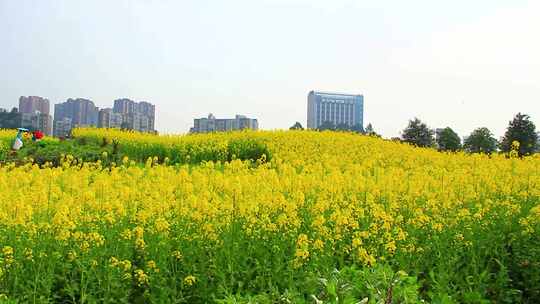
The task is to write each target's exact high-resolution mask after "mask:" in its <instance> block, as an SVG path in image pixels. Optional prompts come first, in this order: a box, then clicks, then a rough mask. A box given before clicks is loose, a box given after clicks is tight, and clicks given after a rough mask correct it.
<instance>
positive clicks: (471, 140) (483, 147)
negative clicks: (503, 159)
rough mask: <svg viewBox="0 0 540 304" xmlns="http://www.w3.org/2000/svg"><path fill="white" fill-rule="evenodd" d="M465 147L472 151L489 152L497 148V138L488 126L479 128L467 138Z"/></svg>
mask: <svg viewBox="0 0 540 304" xmlns="http://www.w3.org/2000/svg"><path fill="white" fill-rule="evenodd" d="M464 148H465V150H466V151H467V152H470V153H487V154H489V153H493V152H495V151H496V150H497V140H496V139H495V138H494V137H493V134H492V133H491V131H490V130H489V129H488V128H478V129H476V130H474V131H473V132H472V133H471V135H469V137H467V139H465V142H464Z"/></svg>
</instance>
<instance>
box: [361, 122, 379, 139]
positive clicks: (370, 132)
mask: <svg viewBox="0 0 540 304" xmlns="http://www.w3.org/2000/svg"><path fill="white" fill-rule="evenodd" d="M364 134H366V135H368V136H375V137H381V135H379V134H377V132H375V130H374V129H373V125H372V124H371V123H368V125H367V126H366V129H365V130H364Z"/></svg>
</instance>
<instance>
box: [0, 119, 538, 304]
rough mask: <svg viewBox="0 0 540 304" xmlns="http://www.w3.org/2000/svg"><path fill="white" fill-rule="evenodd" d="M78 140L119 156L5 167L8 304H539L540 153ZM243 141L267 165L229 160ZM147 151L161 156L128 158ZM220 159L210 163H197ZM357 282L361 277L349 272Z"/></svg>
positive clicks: (1, 284)
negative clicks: (110, 148)
mask: <svg viewBox="0 0 540 304" xmlns="http://www.w3.org/2000/svg"><path fill="white" fill-rule="evenodd" d="M74 135H75V137H76V138H85V139H86V140H87V141H90V142H96V143H99V142H102V141H110V142H113V141H114V142H116V143H117V145H119V146H120V148H123V149H124V150H123V151H124V152H126V155H125V156H124V157H123V159H122V161H121V162H119V163H117V164H112V165H110V166H109V165H108V166H105V165H104V164H103V163H101V162H99V161H98V162H93V163H80V162H79V161H77V160H76V159H73V158H70V157H66V158H65V159H64V160H63V162H62V164H61V165H60V166H56V167H54V166H51V165H44V166H38V165H36V164H31V163H27V164H25V165H21V166H15V165H14V164H4V165H1V166H0V294H1V296H0V297H3V298H5V299H13V300H17V301H19V303H27V302H32V303H51V302H59V303H60V302H61V303H83V302H89V303H97V302H106V303H134V302H138V303H143V302H153V303H173V302H174V303H208V302H216V303H244V302H245V303H248V302H249V301H252V302H249V303H278V302H279V301H282V302H283V303H286V301H289V303H291V302H292V303H315V302H316V301H323V300H321V299H324V303H357V302H359V301H361V300H362V299H365V298H367V299H368V300H367V301H370V303H375V302H376V300H377V297H381V295H380V294H381V293H382V294H384V296H382V297H383V298H384V299H383V300H385V299H388V294H390V295H389V299H393V297H394V299H395V301H396V303H398V302H400V303H416V302H419V301H421V300H423V301H426V302H434V303H483V302H482V301H489V300H493V301H497V302H499V303H505V301H506V302H514V301H515V302H527V301H529V303H533V302H534V299H535V297H536V299H538V296H540V270H539V269H540V246H539V245H540V237H539V234H540V157H538V156H533V157H528V158H523V159H519V158H515V157H507V156H505V155H492V156H488V155H479V154H476V155H468V154H464V153H455V154H446V153H439V152H436V151H435V150H431V149H419V148H413V147H410V146H408V145H404V144H401V143H396V142H391V141H385V140H381V139H378V138H372V137H367V136H360V135H355V134H351V133H335V132H322V133H321V132H311V131H273V132H236V133H222V134H206V135H187V136H156V135H148V134H140V133H129V132H121V131H116V130H99V129H79V130H75V132H74ZM8 136H12V132H11V133H10V132H8V131H0V138H4V137H8ZM245 139H249V140H253V141H256V142H258V143H262V144H264V145H265V146H266V147H267V148H268V151H269V152H270V153H271V159H270V157H268V160H267V161H265V160H264V159H263V160H259V161H241V160H238V159H232V160H231V161H228V160H226V159H225V158H222V157H221V156H220V155H226V151H227V146H228V143H230V142H231V141H235V140H245ZM170 151H175V152H174V153H171V152H170ZM128 152H129V153H128ZM154 152H155V154H154V155H155V156H156V158H155V159H153V158H150V159H149V160H148V161H146V162H142V163H141V162H139V161H131V160H132V159H133V160H135V159H143V158H147V157H148V156H150V155H152V154H153V153H154ZM210 154H211V155H217V156H216V157H215V158H210V159H213V160H214V161H202V162H199V163H193V162H190V161H189V160H190V157H193V155H199V156H200V155H210ZM174 157H176V158H177V161H176V162H175V163H174V164H169V163H168V161H169V160H170V159H171V158H174ZM165 158H167V160H165ZM263 158H264V157H263ZM381 269H382V270H381ZM379 270H380V271H381V272H383V274H386V273H387V272H388V273H390V276H389V278H388V282H389V283H388V284H386V285H384V284H383V285H384V288H382V287H381V288H380V289H377V287H376V286H378V285H377V284H378V283H384V282H386V281H385V280H387V279H386V276H380V277H379V276H378V273H379V272H378V271H379ZM354 271H357V272H358V273H362V275H363V276H362V277H361V276H360V275H359V274H358V275H350V276H348V275H347V273H351V272H354ZM336 273H338V274H339V275H338V274H336ZM401 275H403V276H406V278H407V279H403V280H401V281H399V277H400V276H401ZM360 278H363V279H360ZM393 278H398V279H396V280H395V281H393ZM398 281H399V282H398ZM321 282H324V284H323V283H321ZM332 282H333V283H332ZM343 282H345V283H343ZM342 283H343V284H342ZM321 284H322V285H321ZM332 284H333V285H332ZM362 284H363V285H362ZM345 285H347V286H348V287H347V288H345V287H344V286H345ZM324 286H326V287H324ZM331 286H334V287H333V288H331ZM370 286H371V287H372V288H371V289H370ZM334 293H335V294H336V297H337V298H339V297H340V296H341V298H340V299H341V301H342V302H340V300H336V299H337V298H336V297H333V296H332V295H333V294H334ZM347 297H349V298H351V299H353V298H354V299H358V300H357V301H356V302H352V300H351V302H343V301H344V299H345V298H347ZM13 303H15V302H13ZM279 303H281V302H279ZM317 303H318V302H317ZM386 303H389V302H386Z"/></svg>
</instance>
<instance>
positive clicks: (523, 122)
mask: <svg viewBox="0 0 540 304" xmlns="http://www.w3.org/2000/svg"><path fill="white" fill-rule="evenodd" d="M514 141H517V142H519V151H518V153H519V156H524V155H530V154H533V153H534V152H535V151H536V145H537V144H538V134H536V126H535V125H534V123H533V122H532V121H531V119H530V117H529V115H526V114H521V113H518V114H517V115H516V116H515V117H514V119H513V120H512V121H510V122H509V123H508V129H506V133H505V134H504V137H503V138H502V140H501V150H502V151H503V152H510V151H511V150H512V143H513V142H514Z"/></svg>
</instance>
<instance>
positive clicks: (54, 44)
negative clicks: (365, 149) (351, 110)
mask: <svg viewBox="0 0 540 304" xmlns="http://www.w3.org/2000/svg"><path fill="white" fill-rule="evenodd" d="M310 90H325V91H337V92H345V93H361V94H363V95H364V98H365V118H364V119H365V123H366V124H367V123H368V122H372V123H373V125H374V127H375V129H376V131H378V132H380V133H382V134H383V135H384V136H387V137H390V136H397V135H399V132H400V131H401V130H402V129H403V128H404V127H405V126H406V125H407V120H408V119H410V118H412V117H415V116H417V117H419V118H420V119H422V120H424V121H426V122H427V123H428V125H430V126H431V127H434V128H435V127H445V126H451V127H453V128H454V129H455V130H456V131H457V132H458V133H459V134H460V135H466V134H467V133H469V132H471V131H472V130H473V129H474V128H476V127H481V126H487V127H489V128H490V129H491V130H492V131H493V132H494V133H495V134H496V136H497V137H499V136H501V135H502V133H503V132H504V129H505V127H506V125H507V123H508V121H509V120H510V119H511V118H512V117H513V115H514V114H515V113H517V112H519V111H521V112H525V113H528V114H529V115H531V116H532V118H533V120H534V121H535V123H536V124H537V125H538V127H540V1H535V0H531V1H526V0H512V1H509V0H504V1H502V0H500V1H499V0H475V1H470V0H454V1H442V0H436V1H435V0H423V1H421V0H409V1H401V0H395V1H381V0H377V1H375V0H374V1H361V0H357V1H353V0H332V1H329V0H245V1H239V0H228V1H224V0H221V1H211V0H191V1H183V0H176V1H172V0H171V1H166V0H139V1H135V0H134V1H127V0H124V1H122V0H114V1H112V0H92V1H82V0H81V1H76V0H64V1H61V0H50V1H47V0H34V1H30V0H0V107H5V108H11V107H12V106H16V105H17V103H18V97H19V96H21V95H25V96H26V95H39V96H43V97H46V98H48V99H49V100H51V103H53V104H54V103H59V102H63V101H65V100H66V99H67V98H69V97H83V98H89V99H91V100H93V101H94V102H95V103H96V105H98V106H100V107H105V106H111V105H112V102H113V100H114V99H116V98H119V97H128V98H131V99H134V100H147V101H149V102H152V103H154V104H156V108H157V113H156V115H157V118H156V119H157V123H156V126H157V128H158V130H159V131H160V132H174V133H180V132H182V133H183V132H187V130H188V129H189V127H190V126H191V125H192V124H193V118H194V117H202V116H206V115H208V113H210V112H212V113H214V114H215V115H216V116H218V117H228V116H233V115H234V114H236V113H238V114H245V115H248V116H251V117H256V118H258V119H259V124H260V127H261V128H263V129H283V128H288V127H289V126H291V125H292V124H294V122H295V121H300V122H301V123H302V124H303V125H304V126H305V123H306V109H307V94H308V92H309V91H310Z"/></svg>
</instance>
